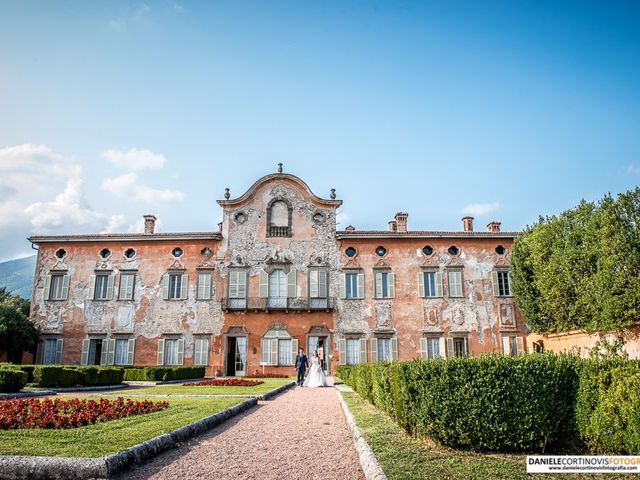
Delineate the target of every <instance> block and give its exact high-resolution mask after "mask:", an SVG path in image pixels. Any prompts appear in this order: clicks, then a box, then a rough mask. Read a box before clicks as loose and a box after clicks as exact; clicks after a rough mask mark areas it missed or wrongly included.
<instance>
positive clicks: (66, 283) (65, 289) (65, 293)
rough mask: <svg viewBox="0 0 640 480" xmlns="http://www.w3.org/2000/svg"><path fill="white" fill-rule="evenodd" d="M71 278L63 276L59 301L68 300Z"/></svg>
mask: <svg viewBox="0 0 640 480" xmlns="http://www.w3.org/2000/svg"><path fill="white" fill-rule="evenodd" d="M70 279H71V277H70V276H69V275H68V274H67V275H63V277H62V296H61V300H66V299H67V298H69V280H70Z"/></svg>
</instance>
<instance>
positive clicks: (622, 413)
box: [337, 354, 640, 454]
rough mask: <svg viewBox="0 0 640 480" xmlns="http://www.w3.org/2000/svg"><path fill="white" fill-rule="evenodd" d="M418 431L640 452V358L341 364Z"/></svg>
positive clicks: (472, 443)
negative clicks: (638, 359)
mask: <svg viewBox="0 0 640 480" xmlns="http://www.w3.org/2000/svg"><path fill="white" fill-rule="evenodd" d="M337 373H338V376H339V377H340V378H341V379H342V380H343V381H344V382H345V383H346V384H348V385H350V386H352V387H353V388H354V390H355V391H356V392H357V393H359V394H360V395H361V396H362V397H364V398H366V399H367V400H369V401H370V402H371V403H373V404H374V405H376V406H377V407H378V408H380V409H381V410H383V411H385V412H387V413H388V414H389V415H391V416H392V417H393V418H394V419H395V420H396V421H397V422H398V424H399V425H400V426H401V427H402V428H404V429H405V430H406V431H407V432H409V433H410V434H413V435H416V436H426V437H429V438H432V439H434V440H436V441H439V442H440V443H442V444H444V445H448V446H451V447H457V448H467V449H473V450H485V451H503V452H513V451H536V452H545V451H549V450H551V451H556V452H559V451H567V450H568V451H574V452H575V451H576V450H584V448H585V447H588V449H590V450H591V451H597V452H602V453H620V454H638V453H640V363H639V362H637V361H625V360H609V361H594V360H582V359H580V358H578V357H575V356H570V355H558V356H556V355H552V354H537V355H523V356H519V357H505V356H496V355H487V356H482V357H478V358H452V359H447V360H444V359H439V360H427V361H425V360H414V361H409V362H394V363H388V362H387V363H385V362H379V363H373V364H359V365H355V366H353V367H345V366H340V367H338V372H337Z"/></svg>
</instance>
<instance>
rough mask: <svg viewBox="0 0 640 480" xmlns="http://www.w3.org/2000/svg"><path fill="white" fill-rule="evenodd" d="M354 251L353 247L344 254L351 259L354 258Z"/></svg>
mask: <svg viewBox="0 0 640 480" xmlns="http://www.w3.org/2000/svg"><path fill="white" fill-rule="evenodd" d="M356 253H357V252H356V249H355V248H353V247H349V248H347V249H346V250H345V251H344V254H345V255H346V256H347V257H349V258H353V257H355V256H356Z"/></svg>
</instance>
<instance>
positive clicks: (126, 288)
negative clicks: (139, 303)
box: [118, 272, 136, 300]
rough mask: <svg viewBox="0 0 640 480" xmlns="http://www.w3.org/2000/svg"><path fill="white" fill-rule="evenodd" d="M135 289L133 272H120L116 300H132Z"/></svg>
mask: <svg viewBox="0 0 640 480" xmlns="http://www.w3.org/2000/svg"><path fill="white" fill-rule="evenodd" d="M135 288H136V274H135V272H120V288H119V289H118V300H133V297H134V291H135Z"/></svg>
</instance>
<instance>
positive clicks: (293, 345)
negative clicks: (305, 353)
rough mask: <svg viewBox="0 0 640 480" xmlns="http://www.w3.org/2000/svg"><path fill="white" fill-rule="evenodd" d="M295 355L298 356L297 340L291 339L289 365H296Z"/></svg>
mask: <svg viewBox="0 0 640 480" xmlns="http://www.w3.org/2000/svg"><path fill="white" fill-rule="evenodd" d="M296 355H298V339H297V338H292V339H291V365H295V364H296Z"/></svg>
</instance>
